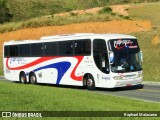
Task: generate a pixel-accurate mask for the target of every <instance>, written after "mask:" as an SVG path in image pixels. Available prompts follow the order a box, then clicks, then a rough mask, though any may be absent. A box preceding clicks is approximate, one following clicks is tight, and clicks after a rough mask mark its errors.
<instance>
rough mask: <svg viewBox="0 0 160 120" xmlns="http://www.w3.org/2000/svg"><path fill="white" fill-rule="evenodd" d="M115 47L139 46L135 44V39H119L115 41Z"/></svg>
mask: <svg viewBox="0 0 160 120" xmlns="http://www.w3.org/2000/svg"><path fill="white" fill-rule="evenodd" d="M114 47H115V48H116V49H118V50H120V49H122V48H124V47H127V48H137V47H138V46H137V45H134V46H133V41H131V40H117V41H114Z"/></svg>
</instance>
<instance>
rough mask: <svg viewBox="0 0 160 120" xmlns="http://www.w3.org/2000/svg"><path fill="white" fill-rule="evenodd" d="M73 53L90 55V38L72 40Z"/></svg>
mask: <svg viewBox="0 0 160 120" xmlns="http://www.w3.org/2000/svg"><path fill="white" fill-rule="evenodd" d="M74 48H75V55H90V54H91V41H90V40H77V41H75V42H74Z"/></svg>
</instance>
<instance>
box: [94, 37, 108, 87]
mask: <svg viewBox="0 0 160 120" xmlns="http://www.w3.org/2000/svg"><path fill="white" fill-rule="evenodd" d="M93 57H94V61H95V64H96V66H97V68H98V69H99V71H100V72H98V75H97V78H96V79H98V80H97V81H100V83H101V86H103V84H104V82H106V79H107V78H109V59H108V53H107V47H106V42H105V40H103V39H95V40H94V41H93Z"/></svg>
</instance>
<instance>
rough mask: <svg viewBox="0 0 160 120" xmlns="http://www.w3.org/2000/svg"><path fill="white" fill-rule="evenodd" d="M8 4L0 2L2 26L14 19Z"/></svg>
mask: <svg viewBox="0 0 160 120" xmlns="http://www.w3.org/2000/svg"><path fill="white" fill-rule="evenodd" d="M6 3H7V2H6V0H0V24H2V23H4V22H8V21H10V20H11V18H12V15H11V14H10V13H9V9H8V7H7V4H6Z"/></svg>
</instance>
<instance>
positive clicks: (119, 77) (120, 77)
mask: <svg viewBox="0 0 160 120" xmlns="http://www.w3.org/2000/svg"><path fill="white" fill-rule="evenodd" d="M113 79H115V80H123V77H122V76H114V77H113Z"/></svg>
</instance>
